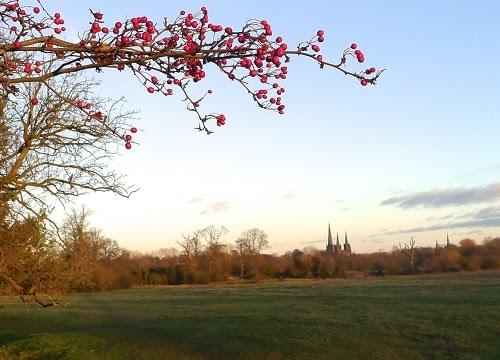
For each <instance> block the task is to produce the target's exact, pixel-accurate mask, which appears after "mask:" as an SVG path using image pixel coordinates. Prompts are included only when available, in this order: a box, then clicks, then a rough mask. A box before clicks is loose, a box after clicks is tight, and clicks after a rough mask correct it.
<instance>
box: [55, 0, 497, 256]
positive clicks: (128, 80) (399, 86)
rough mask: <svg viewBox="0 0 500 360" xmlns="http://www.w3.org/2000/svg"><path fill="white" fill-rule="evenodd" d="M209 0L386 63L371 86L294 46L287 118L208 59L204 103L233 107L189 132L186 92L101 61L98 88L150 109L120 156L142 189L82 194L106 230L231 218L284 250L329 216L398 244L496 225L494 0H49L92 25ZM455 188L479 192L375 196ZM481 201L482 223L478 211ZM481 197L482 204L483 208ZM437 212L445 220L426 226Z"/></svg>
mask: <svg viewBox="0 0 500 360" xmlns="http://www.w3.org/2000/svg"><path fill="white" fill-rule="evenodd" d="M94 3H95V5H94ZM59 4H60V5H59ZM235 4H237V5H235ZM202 5H205V6H207V7H208V9H209V15H210V18H211V20H212V21H214V22H216V23H221V24H222V25H224V26H226V25H230V26H233V27H234V28H237V27H238V26H240V25H242V24H243V23H244V22H245V20H246V19H248V18H258V19H266V20H268V21H269V23H270V24H271V25H272V26H273V31H274V33H275V34H276V35H278V34H279V35H282V36H283V37H284V38H285V41H287V42H288V43H289V44H290V45H293V44H296V43H298V42H299V41H301V40H305V39H308V38H310V36H312V35H313V34H314V33H315V32H316V30H318V29H320V28H321V29H324V30H325V32H326V39H327V41H326V43H325V45H324V46H323V50H324V54H325V55H326V56H327V57H329V58H332V59H337V58H338V55H339V54H340V52H341V50H342V49H344V48H345V47H346V46H348V45H349V44H350V43H351V42H353V41H355V42H357V43H359V44H360V46H361V47H362V49H363V50H364V51H365V53H366V59H367V61H366V63H367V64H368V65H374V66H377V67H384V68H386V69H387V72H386V73H385V74H384V75H383V76H382V77H381V79H380V81H379V84H378V85H377V86H375V87H368V88H362V87H361V86H359V84H358V83H356V82H355V81H353V80H351V79H348V78H345V77H344V76H342V75H341V74H340V73H338V72H335V71H327V70H323V71H321V70H319V69H318V68H317V67H316V66H315V64H313V63H311V62H309V61H307V60H305V59H293V60H292V62H291V63H290V64H289V74H290V75H289V79H287V80H286V81H285V82H284V85H285V87H286V88H287V92H286V94H285V99H286V104H287V113H286V115H285V116H278V115H276V114H275V113H271V112H266V111H263V110H260V109H258V108H257V106H255V104H254V103H253V102H252V101H251V99H250V98H249V97H248V96H247V95H246V94H245V92H244V91H243V89H240V88H238V86H237V85H236V84H234V83H230V82H229V81H227V80H226V79H225V78H224V77H223V76H221V75H220V74H219V73H218V72H217V71H216V69H211V70H215V71H210V69H207V73H208V79H207V80H206V81H204V82H201V83H200V84H199V86H197V89H199V91H203V90H206V89H208V88H211V89H213V90H214V93H215V95H214V96H213V97H211V98H210V101H208V102H206V104H205V105H204V109H205V110H206V111H207V112H209V111H212V110H214V111H220V112H224V113H225V114H226V115H227V118H228V121H227V125H226V126H225V127H224V128H220V129H219V128H218V129H217V131H216V133H215V134H213V135H210V136H205V135H203V134H201V133H197V132H195V131H194V130H192V128H193V126H194V125H195V120H194V118H193V117H192V115H191V114H190V113H188V112H186V111H184V110H183V109H184V108H183V104H182V103H180V102H179V101H178V100H179V98H178V97H174V98H163V97H161V96H160V95H154V96H152V95H149V94H147V93H146V92H145V91H144V89H143V88H141V87H140V86H139V84H137V83H136V82H135V81H134V79H133V78H132V76H125V74H121V75H117V74H114V73H107V74H105V75H104V76H103V77H102V79H103V81H104V83H103V85H102V86H101V87H100V92H101V93H102V94H103V95H109V96H114V97H118V96H122V95H123V96H126V97H127V99H128V104H129V106H130V107H131V108H134V109H138V110H140V118H141V119H140V120H139V121H138V122H137V126H138V127H139V128H140V129H141V132H140V134H139V136H138V141H140V146H136V147H135V148H134V150H133V151H131V152H125V151H124V153H123V156H122V157H121V158H119V159H117V161H116V163H115V164H114V166H115V167H116V168H118V169H120V170H122V171H123V172H124V173H126V174H127V175H128V178H129V181H130V183H134V184H136V185H137V186H139V187H140V188H141V191H140V192H139V193H137V194H135V195H134V196H133V197H132V198H131V199H126V200H124V199H117V198H116V197H112V196H103V195H99V196H89V197H87V198H85V199H84V200H82V201H84V202H86V203H88V205H89V206H90V207H91V208H92V209H93V210H94V213H95V214H94V217H93V222H94V224H96V225H97V226H98V227H100V228H102V229H103V230H104V231H105V233H107V234H108V235H109V236H110V237H113V238H115V239H116V240H118V241H119V242H120V243H121V244H123V245H124V246H126V247H128V248H132V249H138V250H153V249H156V248H160V247H169V246H173V245H175V242H176V241H177V240H178V239H179V238H180V235H181V233H182V232H188V231H192V230H195V229H198V228H201V227H203V226H206V225H209V224H220V225H225V226H226V227H228V228H229V230H230V233H229V235H228V237H227V238H226V240H227V241H229V242H232V241H233V240H234V239H235V238H236V237H237V236H238V235H239V233H240V232H241V231H243V230H245V229H247V228H249V227H255V226H257V227H261V228H263V229H264V230H266V231H267V232H268V233H269V234H270V240H271V243H272V245H273V247H272V249H271V251H276V252H282V251H284V250H288V249H293V248H295V247H299V248H302V247H304V246H305V245H309V244H310V243H311V244H313V245H315V246H318V247H322V246H323V244H322V243H321V242H318V241H323V240H325V238H326V229H327V223H328V222H331V223H332V225H333V227H334V231H337V230H338V231H339V232H344V231H345V230H346V231H348V232H349V234H350V237H351V241H352V243H353V250H355V251H358V252H363V251H374V250H378V249H380V248H384V249H390V248H391V247H392V246H393V245H394V244H397V243H398V242H400V241H405V240H406V239H408V237H409V236H411V235H413V236H415V238H416V240H417V241H418V243H419V244H420V245H426V244H433V243H434V241H435V240H436V239H437V240H440V241H441V242H442V241H443V238H445V236H446V232H447V231H449V232H450V234H452V239H454V240H456V241H458V240H459V239H460V238H463V237H465V236H473V237H475V238H476V239H482V238H483V237H484V236H487V235H495V234H498V230H499V229H500V215H499V213H500V212H496V210H497V209H498V208H497V207H498V206H500V202H499V201H498V200H500V195H498V194H497V191H496V188H492V189H489V188H487V189H481V187H486V186H488V185H490V184H495V183H498V182H500V160H499V157H498V145H497V142H498V139H500V125H499V122H500V119H499V113H500V112H499V110H500V91H499V90H498V86H499V84H500V70H499V69H498V64H499V62H498V58H499V57H500V42H499V41H498V36H499V35H500V24H499V22H498V14H500V3H499V2H498V1H480V2H475V3H472V2H470V1H439V2H430V1H378V2H376V3H374V2H372V1H358V2H345V1H342V2H341V1H308V2H301V1H293V2H292V1H290V2H267V3H266V4H265V5H264V3H263V2H233V1H220V0H218V1H215V0H212V1H205V2H198V1H168V2H166V1H142V2H137V1H134V2H132V1H106V2H103V1H101V2H94V1H88V2H87V1H85V2H83V1H81V2H80V1H78V2H72V3H71V4H70V5H69V3H68V2H67V1H62V0H56V1H51V7H53V9H55V10H60V11H61V13H62V14H63V16H64V17H65V19H66V24H68V27H69V28H71V29H83V28H84V27H85V26H87V24H88V20H89V19H90V18H89V17H87V16H82V14H85V13H86V12H87V11H88V7H92V9H93V10H99V11H102V12H103V13H104V14H105V19H107V20H109V21H110V23H114V21H116V20H119V19H123V18H124V17H126V16H129V17H132V16H139V15H148V16H150V17H153V18H154V19H155V20H158V21H159V20H161V19H162V17H163V16H166V17H167V18H170V19H171V18H173V17H175V16H176V15H177V13H178V11H179V10H181V9H186V10H197V9H199V7H200V6H202ZM353 65H354V67H356V64H353ZM455 188H464V189H465V190H467V189H468V188H471V191H469V192H468V194H469V193H471V194H472V195H471V196H469V197H467V196H465V197H463V201H461V202H460V201H459V202H456V201H455V202H453V201H451V202H447V200H443V203H439V205H438V206H437V207H436V206H435V207H429V206H427V207H426V205H429V204H427V203H425V202H422V203H420V205H418V204H419V203H418V201H417V205H415V206H413V207H410V208H403V207H398V206H397V204H398V203H397V201H396V202H393V204H392V205H381V202H382V201H383V200H385V199H387V198H391V197H401V196H406V195H408V194H409V196H413V195H414V196H415V197H416V198H420V197H423V198H426V199H428V198H429V196H428V195H429V194H428V193H427V192H428V191H429V190H432V189H440V190H439V191H434V193H433V195H432V197H433V198H437V199H438V202H439V201H440V199H441V198H442V197H447V196H448V197H450V196H458V198H460V199H462V197H461V196H462V195H463V194H462V193H460V191H461V190H460V191H454V190H448V189H455ZM447 190H448V191H447ZM490 190H491V191H490ZM481 191H482V192H481ZM457 192H458V193H457ZM414 193H416V194H414ZM478 193H481V194H482V193H485V194H486V195H485V196H483V197H481V198H480V199H478V198H477V197H475V194H478ZM287 195H288V196H287ZM193 198H201V199H203V200H202V201H198V202H192V201H191V200H192V199H193ZM447 199H448V198H447ZM413 200H414V199H413ZM413 200H412V201H413ZM485 208H489V209H490V210H491V211H490V212H488V214H489V215H488V216H489V217H488V218H487V219H486V220H487V222H484V220H485V219H484V218H481V219H480V218H479V217H480V216H483V215H484V214H485V211H484V209H485ZM481 209H483V212H481V213H480V214H483V215H478V214H479V213H474V212H477V211H479V210H481ZM215 210H218V211H215ZM207 212H208V213H207ZM492 214H493V215H492ZM438 217H441V219H439V218H438ZM474 219H476V220H478V221H479V220H480V221H482V222H480V223H478V222H474V221H473V220H474ZM465 220H467V221H465ZM469 220H470V221H469ZM475 224H481V226H479V225H478V226H476V225H475ZM485 224H487V225H488V226H487V227H485ZM448 225H449V226H448ZM430 226H431V227H432V226H433V228H434V229H436V228H437V230H434V231H421V230H425V229H424V228H427V227H430ZM407 229H413V230H414V231H411V232H409V233H407V232H404V231H405V230H407ZM479 230H481V231H482V232H477V231H479ZM400 231H403V233H401V232H400Z"/></svg>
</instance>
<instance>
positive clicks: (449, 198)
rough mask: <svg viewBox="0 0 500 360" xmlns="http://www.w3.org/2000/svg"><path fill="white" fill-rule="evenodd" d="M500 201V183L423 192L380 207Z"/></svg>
mask: <svg viewBox="0 0 500 360" xmlns="http://www.w3.org/2000/svg"><path fill="white" fill-rule="evenodd" d="M498 199H500V183H493V184H490V185H486V186H478V187H472V188H450V189H434V190H429V191H421V192H416V193H412V194H407V195H403V196H395V197H391V198H388V199H385V200H384V201H382V202H381V203H380V205H393V206H396V207H399V208H403V209H411V208H415V207H418V206H423V207H431V208H439V207H444V206H450V205H470V204H479V203H486V202H492V201H496V200H498Z"/></svg>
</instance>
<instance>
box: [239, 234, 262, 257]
mask: <svg viewBox="0 0 500 360" xmlns="http://www.w3.org/2000/svg"><path fill="white" fill-rule="evenodd" d="M236 245H237V246H238V248H241V249H242V250H243V251H244V252H245V253H246V254H248V255H259V254H260V253H261V251H262V250H263V249H265V248H267V247H268V246H269V241H268V239H267V234H266V233H265V232H264V230H261V229H258V228H253V229H249V230H247V231H244V232H243V233H241V236H240V237H239V238H238V240H236Z"/></svg>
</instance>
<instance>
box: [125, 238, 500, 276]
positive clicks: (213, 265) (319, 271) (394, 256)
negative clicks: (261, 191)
mask: <svg viewBox="0 0 500 360" xmlns="http://www.w3.org/2000/svg"><path fill="white" fill-rule="evenodd" d="M304 250H305V251H301V250H298V249H295V250H293V251H291V252H287V253H286V254H284V255H280V256H277V255H267V254H255V255H243V256H242V255H241V254H240V253H239V252H238V251H237V250H234V249H233V250H230V251H228V250H227V246H225V245H221V246H220V247H219V248H217V249H212V250H211V251H210V250H208V249H205V250H204V251H202V252H201V253H200V254H198V255H197V256H195V257H194V256H191V257H188V256H187V255H186V254H183V253H180V254H176V252H175V251H174V250H173V249H172V250H170V254H169V253H168V252H167V251H163V252H161V251H160V253H159V254H149V255H140V254H135V255H134V256H131V257H130V258H129V259H128V260H127V263H128V268H129V269H130V274H131V276H132V280H131V282H132V283H133V284H134V285H166V284H186V283H188V284H189V283H197V284H206V283H209V282H213V281H227V280H235V279H245V280H253V281H258V280H263V279H284V278H322V279H325V278H343V277H348V276H363V277H364V276H383V275H403V274H416V273H436V272H453V271H460V270H465V271H477V270H491V269H500V238H493V239H485V240H484V241H483V243H482V244H477V243H476V242H475V241H474V240H472V239H464V240H462V241H460V243H459V245H458V246H455V245H450V246H448V247H441V248H433V247H415V248H414V259H413V265H411V264H410V258H409V254H407V253H405V252H406V249H404V248H403V249H400V248H394V249H393V250H392V251H391V252H377V253H371V254H352V255H350V256H343V255H339V256H330V255H327V254H326V253H325V252H324V251H318V250H315V249H313V248H311V247H309V248H306V249H304ZM209 252H211V253H209Z"/></svg>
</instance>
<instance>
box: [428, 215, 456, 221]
mask: <svg viewBox="0 0 500 360" xmlns="http://www.w3.org/2000/svg"><path fill="white" fill-rule="evenodd" d="M453 217H455V214H448V215H444V216H429V217H428V218H426V219H425V220H427V221H433V220H448V219H451V218H453Z"/></svg>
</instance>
